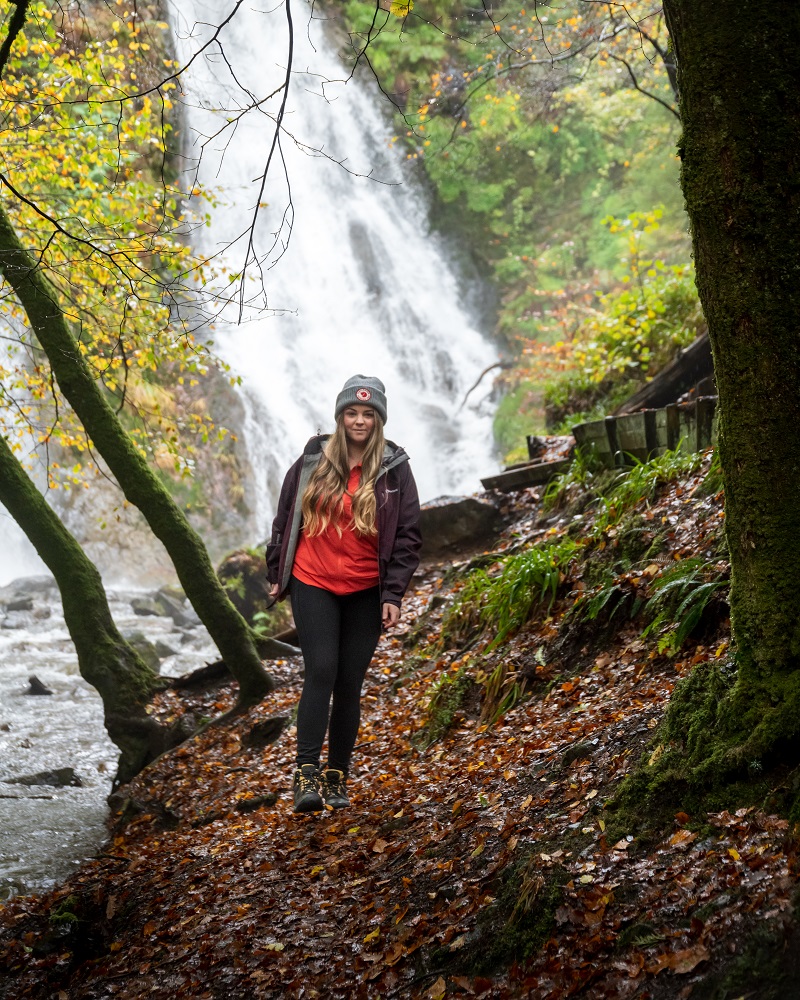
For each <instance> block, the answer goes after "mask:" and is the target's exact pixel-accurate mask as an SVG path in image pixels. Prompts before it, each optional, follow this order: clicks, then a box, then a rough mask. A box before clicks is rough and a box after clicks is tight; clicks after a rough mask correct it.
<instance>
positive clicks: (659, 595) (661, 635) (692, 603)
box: [642, 557, 728, 656]
mask: <svg viewBox="0 0 800 1000" xmlns="http://www.w3.org/2000/svg"><path fill="white" fill-rule="evenodd" d="M710 572H712V569H711V567H710V565H709V564H708V563H706V562H704V560H703V559H702V558H700V557H694V558H692V559H685V560H684V561H683V562H680V563H678V564H677V565H676V566H674V567H672V568H670V569H669V570H667V571H666V572H665V573H663V574H662V576H661V578H660V579H658V580H656V581H655V582H654V583H653V591H654V593H653V596H652V597H651V598H650V600H649V601H648V603H647V614H648V615H649V616H651V617H652V621H651V622H650V624H649V625H648V626H647V627H646V628H645V630H644V631H643V632H642V638H643V639H645V638H647V637H648V636H650V635H658V642H657V648H658V651H659V653H664V652H666V653H668V654H669V655H670V656H674V655H675V654H676V653H677V652H678V651H679V650H680V648H681V646H682V645H683V644H684V642H685V641H686V640H687V639H688V637H689V636H690V635H691V633H692V631H693V630H694V628H695V627H696V626H697V624H698V623H699V622H700V619H701V618H702V617H703V612H704V611H705V609H706V607H707V606H708V603H709V601H710V600H711V598H712V597H713V596H714V594H715V593H716V592H717V591H718V590H719V589H720V588H721V587H725V586H727V583H728V581H727V580H726V579H725V578H724V577H723V576H722V574H720V573H718V572H717V573H714V575H713V577H712V578H711V579H708V575H709V573H710Z"/></svg>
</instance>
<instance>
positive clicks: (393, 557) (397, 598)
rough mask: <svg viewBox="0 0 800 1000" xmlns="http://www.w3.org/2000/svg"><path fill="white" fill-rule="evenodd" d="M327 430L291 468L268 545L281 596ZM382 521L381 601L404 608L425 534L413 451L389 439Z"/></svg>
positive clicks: (270, 575)
mask: <svg viewBox="0 0 800 1000" xmlns="http://www.w3.org/2000/svg"><path fill="white" fill-rule="evenodd" d="M326 440H327V435H322V436H318V437H313V438H311V440H310V441H309V442H308V444H307V445H306V446H305V449H304V451H303V454H302V455H301V456H300V458H298V460H297V461H296V462H295V463H294V465H293V466H292V467H291V469H289V471H288V472H287V473H286V478H285V479H284V481H283V486H282V488H281V496H280V499H279V501H278V512H277V514H276V515H275V520H274V521H273V522H272V538H271V539H270V542H269V544H268V545H267V580H268V581H269V582H270V583H271V584H274V583H278V584H280V592H279V596H280V597H283V595H284V594H285V593H286V591H287V590H288V589H289V581H290V579H291V577H292V564H293V563H294V554H295V552H296V551H297V542H298V539H299V537H300V528H301V526H302V517H303V515H302V510H301V504H302V497H303V493H304V492H305V489H306V486H307V485H308V482H309V480H310V479H311V473H312V472H313V471H314V469H316V467H317V465H318V464H319V460H320V458H321V457H322V448H323V445H324V444H325V441H326ZM375 499H376V504H377V522H378V576H379V578H380V586H381V604H396V605H397V607H398V608H399V607H400V604H401V602H402V600H403V594H405V592H406V590H407V589H408V585H409V583H410V582H411V577H412V576H413V575H414V570H415V569H416V568H417V566H418V565H419V550H420V547H421V545H422V535H421V534H420V531H419V497H418V496H417V484H416V483H415V482H414V476H413V475H412V472H411V466H410V465H409V464H408V455H407V454H406V453H405V452H404V451H403V449H402V448H399V447H398V446H397V445H396V444H394V443H393V442H391V441H387V442H386V449H385V450H384V453H383V461H382V463H381V470H380V472H379V473H378V478H377V479H376V481H375Z"/></svg>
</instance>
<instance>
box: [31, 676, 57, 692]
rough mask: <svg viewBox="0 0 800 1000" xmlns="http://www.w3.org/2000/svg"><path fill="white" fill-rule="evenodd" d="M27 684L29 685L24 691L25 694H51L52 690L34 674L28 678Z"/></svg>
mask: <svg viewBox="0 0 800 1000" xmlns="http://www.w3.org/2000/svg"><path fill="white" fill-rule="evenodd" d="M28 684H30V687H29V688H28V690H27V691H26V692H25V694H52V693H53V692H52V691H51V690H50V688H49V687H46V686H45V685H44V684H42V682H41V681H40V680H39V678H38V677H37V676H36V675H35V674H34V675H33V676H32V677H29V678H28Z"/></svg>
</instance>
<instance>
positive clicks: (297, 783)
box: [294, 764, 322, 813]
mask: <svg viewBox="0 0 800 1000" xmlns="http://www.w3.org/2000/svg"><path fill="white" fill-rule="evenodd" d="M319 784H320V781H319V770H318V769H317V768H316V767H314V765H313V764H303V765H302V767H298V768H297V770H296V771H295V772H294V811H295V812H296V813H308V812H319V811H320V810H321V809H322V796H321V795H320V794H319Z"/></svg>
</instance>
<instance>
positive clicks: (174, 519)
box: [0, 208, 274, 706]
mask: <svg viewBox="0 0 800 1000" xmlns="http://www.w3.org/2000/svg"><path fill="white" fill-rule="evenodd" d="M0 272H2V274H3V276H4V277H5V279H6V281H7V282H8V283H9V285H10V286H11V287H12V288H13V290H14V292H15V294H16V296H17V298H18V299H19V301H20V303H21V305H22V307H23V309H24V310H25V313H26V314H27V317H28V321H29V323H30V325H31V328H32V329H33V332H34V334H35V335H36V338H37V340H38V341H39V344H40V345H41V347H42V349H43V350H44V352H45V354H46V355H47V358H48V360H49V362H50V365H51V368H52V370H53V372H54V374H55V377H56V379H57V381H58V385H59V387H60V389H61V391H62V392H63V394H64V396H65V397H66V399H67V400H68V401H69V403H70V405H71V406H72V408H73V410H74V411H75V413H76V414H77V415H78V417H79V419H80V420H81V422H82V424H83V426H84V428H85V430H86V432H87V434H88V435H89V437H90V438H91V440H92V442H93V444H94V446H95V448H96V449H97V450H98V452H99V453H100V454H101V455H102V457H103V459H104V460H105V462H106V463H107V465H108V467H109V469H110V470H111V472H112V473H113V474H114V476H115V478H116V480H117V482H118V483H119V485H120V487H121V488H122V491H123V493H124V494H125V497H126V499H127V500H128V501H129V502H130V503H132V504H134V506H136V507H138V508H139V510H140V511H141V512H142V514H143V515H144V517H145V519H146V521H147V523H148V524H149V525H150V528H151V529H152V531H153V533H154V534H155V535H156V537H158V538H159V539H160V540H161V542H162V543H163V544H164V547H165V548H166V550H167V552H168V554H169V557H170V559H171V560H172V562H173V564H174V566H175V570H176V572H177V574H178V578H179V580H180V582H181V586H182V587H183V589H184V591H185V593H186V596H187V597H188V599H189V601H190V602H191V604H192V606H193V607H194V609H195V611H196V612H197V614H198V616H199V617H200V620H201V621H202V622H203V624H204V625H205V626H206V628H207V629H208V631H209V634H210V635H211V638H212V639H213V641H214V643H215V644H216V646H217V648H218V649H219V652H220V655H221V656H222V659H223V660H224V662H225V664H226V666H227V667H228V669H229V670H230V672H231V673H232V674H233V676H234V677H235V678H236V680H237V681H238V682H239V703H240V705H242V706H247V705H252V704H255V703H256V702H258V701H260V699H261V698H263V696H264V695H265V694H266V693H268V692H269V691H271V690H272V689H273V687H274V682H273V680H272V678H271V676H270V675H269V674H268V673H267V671H266V670H265V669H264V666H263V664H262V663H261V659H260V657H259V655H258V652H257V650H256V647H255V644H254V641H253V637H252V634H251V632H250V629H249V627H248V625H247V623H246V622H245V620H244V619H243V618H242V616H241V615H240V614H239V612H238V611H237V610H236V609H235V608H234V606H233V605H232V604H231V602H230V600H229V599H228V596H227V594H226V593H225V590H224V588H223V587H222V585H221V584H220V582H219V580H218V579H217V575H216V573H215V572H214V567H213V566H212V565H211V560H210V559H209V557H208V553H207V551H206V548H205V546H204V544H203V541H202V539H201V538H200V536H199V535H198V534H197V532H196V531H195V530H194V529H193V528H192V526H191V525H190V524H189V521H188V520H187V518H186V516H185V515H184V513H183V511H182V510H181V509H180V508H179V507H178V506H177V505H176V504H175V502H174V501H173V499H172V497H171V496H170V494H169V492H168V491H167V490H166V488H165V487H164V485H163V484H162V483H161V482H160V481H159V479H158V477H157V476H156V475H155V473H154V472H153V471H152V469H151V468H150V466H149V465H148V463H147V460H146V459H145V457H144V456H143V455H142V454H141V452H139V450H138V449H137V448H136V446H135V445H134V443H133V441H132V440H131V439H130V437H129V436H128V435H127V433H126V432H125V429H124V428H123V427H122V425H121V423H120V422H119V420H118V419H117V416H116V414H115V413H114V411H113V409H112V408H111V405H110V403H109V401H108V399H107V398H106V395H105V394H104V392H103V390H102V388H101V386H100V385H99V383H98V381H97V380H96V379H95V377H94V376H93V374H92V372H91V370H90V368H89V366H88V365H87V364H86V361H85V359H84V358H83V356H82V355H81V353H80V351H79V349H78V343H77V341H76V339H75V337H74V336H73V334H72V331H71V330H70V328H69V325H68V324H67V321H66V317H65V316H64V313H63V310H62V309H61V306H60V305H59V302H58V296H57V293H56V291H55V289H54V288H53V287H52V285H51V284H50V282H49V281H48V280H47V278H46V277H45V275H44V274H43V273H42V271H41V270H40V269H39V268H38V267H37V264H36V261H35V260H34V259H33V257H32V256H31V255H30V254H29V253H28V252H27V251H26V250H25V249H24V248H23V247H22V245H21V243H20V242H19V238H18V237H17V234H16V232H15V231H14V228H13V226H12V225H11V222H10V220H9V218H8V216H7V214H6V213H5V212H4V211H3V210H2V208H0Z"/></svg>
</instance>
